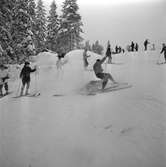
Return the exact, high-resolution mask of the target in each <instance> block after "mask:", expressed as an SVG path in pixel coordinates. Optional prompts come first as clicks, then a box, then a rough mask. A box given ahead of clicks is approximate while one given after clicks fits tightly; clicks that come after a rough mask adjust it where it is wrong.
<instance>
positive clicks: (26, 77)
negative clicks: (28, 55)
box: [20, 61, 36, 96]
mask: <svg viewBox="0 0 166 167" xmlns="http://www.w3.org/2000/svg"><path fill="white" fill-rule="evenodd" d="M29 65H30V63H29V62H28V61H26V62H25V64H24V67H23V68H22V70H21V73H20V78H21V79H22V87H21V93H20V96H22V95H23V92H24V88H25V85H26V93H25V95H28V91H29V87H30V73H31V72H35V71H36V67H35V68H34V69H31V67H30V66H29Z"/></svg>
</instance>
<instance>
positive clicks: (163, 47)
mask: <svg viewBox="0 0 166 167" xmlns="http://www.w3.org/2000/svg"><path fill="white" fill-rule="evenodd" d="M162 53H164V59H165V63H166V45H165V43H163V46H162V49H161V52H160V54H162Z"/></svg>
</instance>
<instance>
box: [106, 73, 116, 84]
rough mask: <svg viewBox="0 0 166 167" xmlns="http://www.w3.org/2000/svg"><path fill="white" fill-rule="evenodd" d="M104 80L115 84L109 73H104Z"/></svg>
mask: <svg viewBox="0 0 166 167" xmlns="http://www.w3.org/2000/svg"><path fill="white" fill-rule="evenodd" d="M105 79H106V80H108V79H109V80H110V81H112V82H113V83H117V82H116V81H115V80H114V78H113V77H112V75H111V74H110V73H105Z"/></svg>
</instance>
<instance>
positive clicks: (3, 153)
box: [0, 50, 166, 167]
mask: <svg viewBox="0 0 166 167" xmlns="http://www.w3.org/2000/svg"><path fill="white" fill-rule="evenodd" d="M89 54H91V57H90V58H91V59H89V61H92V62H94V61H95V59H96V57H95V56H97V57H98V55H95V56H94V57H95V58H94V57H92V55H93V54H92V53H89ZM158 57H159V52H158V51H155V52H152V51H149V52H146V53H144V52H139V53H126V54H124V55H114V56H113V62H114V64H112V65H104V66H103V67H104V69H105V71H107V72H111V74H112V75H113V76H114V78H115V79H116V80H117V81H120V82H129V83H131V84H132V85H133V87H132V88H130V89H126V90H121V91H116V92H111V93H105V94H98V95H96V96H82V95H79V94H76V93H73V90H74V92H75V90H76V89H79V87H80V86H82V85H84V83H87V82H89V80H93V79H96V78H95V76H94V74H93V72H90V71H84V70H83V62H82V51H81V50H76V51H72V52H70V53H68V54H67V57H66V59H67V60H68V63H67V64H65V65H64V67H63V70H62V71H58V70H57V69H56V67H54V65H52V64H51V67H50V68H42V66H41V67H40V70H39V80H38V82H39V83H38V86H39V89H40V90H41V92H42V95H41V96H39V97H37V98H27V97H24V98H21V99H13V98H11V97H6V98H4V99H2V100H0V167H1V166H2V167H23V166H25V167H30V166H31V167H46V166H47V167H55V166H58V167H101V166H102V167H165V166H166V162H165V159H166V154H165V151H166V144H165V137H166V136H165V135H166V115H165V111H166V100H165V99H166V77H165V76H166V65H157V64H156V62H157V59H158ZM161 59H162V57H161ZM39 60H40V59H38V60H37V61H36V63H37V62H39ZM53 62H54V60H53ZM55 62H56V61H55ZM51 63H52V62H51ZM92 64H93V63H90V66H92ZM44 65H45V66H46V65H47V63H46V64H44ZM34 79H35V74H33V75H32V85H31V86H32V90H33V89H34V88H33V87H34ZM57 91H59V93H62V92H63V93H65V94H66V95H65V96H61V97H53V96H52V95H53V94H54V93H56V92H57Z"/></svg>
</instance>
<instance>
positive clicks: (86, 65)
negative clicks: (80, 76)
mask: <svg viewBox="0 0 166 167" xmlns="http://www.w3.org/2000/svg"><path fill="white" fill-rule="evenodd" d="M87 51H88V50H87V48H85V49H84V52H83V61H84V69H87V67H88V65H89V63H88V57H90V56H89V55H87Z"/></svg>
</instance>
